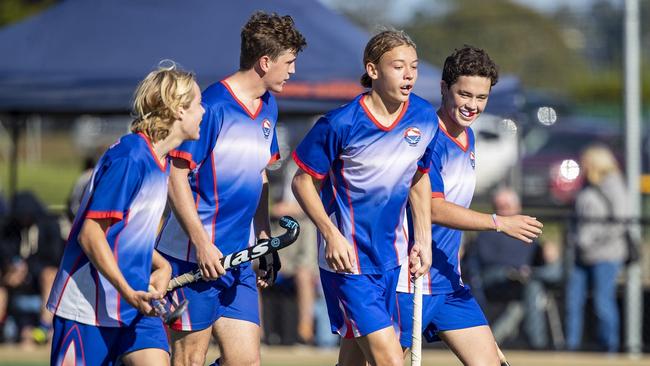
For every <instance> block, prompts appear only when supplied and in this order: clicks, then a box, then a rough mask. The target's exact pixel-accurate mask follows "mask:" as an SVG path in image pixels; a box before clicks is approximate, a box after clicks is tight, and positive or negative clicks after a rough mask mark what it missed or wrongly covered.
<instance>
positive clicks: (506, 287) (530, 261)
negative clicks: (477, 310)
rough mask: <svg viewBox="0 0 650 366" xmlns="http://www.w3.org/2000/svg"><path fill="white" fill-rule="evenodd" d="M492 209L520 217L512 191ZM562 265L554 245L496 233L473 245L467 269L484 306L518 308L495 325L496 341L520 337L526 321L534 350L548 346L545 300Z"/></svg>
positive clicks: (503, 192)
mask: <svg viewBox="0 0 650 366" xmlns="http://www.w3.org/2000/svg"><path fill="white" fill-rule="evenodd" d="M493 205H494V210H495V212H496V214H497V215H500V216H510V215H517V214H519V213H521V203H520V201H519V197H518V195H517V193H516V192H514V191H513V190H511V189H500V190H499V191H497V192H496V193H495V194H494V196H493ZM558 259H559V251H558V250H557V245H555V244H553V243H546V244H545V245H543V246H542V245H540V243H539V242H538V241H534V242H533V243H532V244H526V243H524V242H523V241H521V240H518V239H515V238H513V237H510V236H507V235H505V234H503V233H501V232H496V231H484V232H480V233H479V234H478V235H477V237H476V239H475V240H474V241H473V242H472V243H471V244H470V246H469V247H468V249H467V250H466V252H465V257H464V261H465V263H466V264H465V267H464V268H465V269H466V274H469V277H470V279H469V283H470V285H471V286H472V290H473V292H474V296H475V297H476V299H477V300H478V301H479V303H480V304H481V306H482V307H484V308H487V307H489V306H490V303H494V302H498V303H502V304H503V303H511V302H514V303H515V304H518V306H515V307H508V308H507V311H506V312H505V313H504V314H502V315H501V316H499V317H497V318H496V319H494V321H493V322H492V329H493V332H494V334H495V338H497V341H498V340H500V338H501V339H502V338H504V337H505V336H506V335H507V334H508V333H513V332H516V331H517V329H518V327H519V322H520V320H521V318H522V317H523V318H524V330H525V333H526V335H527V338H528V342H529V344H530V346H531V347H533V348H536V349H540V348H545V347H547V346H548V335H547V327H546V321H545V313H544V305H545V303H544V301H543V299H544V298H545V296H546V295H545V291H546V286H548V285H551V284H556V283H558V282H559V281H560V279H561V275H562V271H561V264H560V261H559V260H558ZM522 308H523V309H522ZM508 310H510V311H508ZM488 313H489V312H488ZM514 313H517V314H514ZM513 319H515V320H514V321H513Z"/></svg>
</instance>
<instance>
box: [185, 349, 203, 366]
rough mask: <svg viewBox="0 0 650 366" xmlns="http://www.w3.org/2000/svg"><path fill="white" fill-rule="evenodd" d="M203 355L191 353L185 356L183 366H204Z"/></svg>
mask: <svg viewBox="0 0 650 366" xmlns="http://www.w3.org/2000/svg"><path fill="white" fill-rule="evenodd" d="M204 365H205V354H202V353H201V352H193V353H189V354H186V355H185V360H184V362H183V366H204Z"/></svg>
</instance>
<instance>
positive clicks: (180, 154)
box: [169, 150, 196, 169]
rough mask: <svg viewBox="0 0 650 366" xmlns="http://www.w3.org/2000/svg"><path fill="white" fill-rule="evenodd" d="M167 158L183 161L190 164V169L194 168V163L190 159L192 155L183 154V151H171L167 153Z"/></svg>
mask: <svg viewBox="0 0 650 366" xmlns="http://www.w3.org/2000/svg"><path fill="white" fill-rule="evenodd" d="M169 156H171V157H172V158H177V159H183V160H185V161H187V162H188V163H190V169H194V168H196V163H195V162H194V160H193V159H192V154H190V153H188V152H185V151H179V150H172V151H170V152H169Z"/></svg>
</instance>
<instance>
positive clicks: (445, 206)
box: [431, 197, 543, 243]
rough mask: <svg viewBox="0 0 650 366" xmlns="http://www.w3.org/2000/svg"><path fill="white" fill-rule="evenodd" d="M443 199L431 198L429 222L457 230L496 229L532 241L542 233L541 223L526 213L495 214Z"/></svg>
mask: <svg viewBox="0 0 650 366" xmlns="http://www.w3.org/2000/svg"><path fill="white" fill-rule="evenodd" d="M495 218H496V220H495V219H494V218H493V217H492V215H491V214H486V213H481V212H477V211H474V210H470V209H468V208H465V207H462V206H459V205H456V204H454V203H451V202H448V201H445V199H444V198H440V197H437V198H433V199H432V200H431V222H432V223H433V224H436V225H442V226H447V227H450V228H453V229H458V230H479V231H487V230H498V231H501V232H503V233H504V234H507V235H509V236H511V237H513V238H515V239H519V240H521V241H524V242H526V243H532V241H533V239H535V238H537V237H538V236H539V235H540V234H541V233H542V226H543V225H542V223H541V222H539V221H537V219H535V218H534V217H531V216H527V215H513V216H496V217H495Z"/></svg>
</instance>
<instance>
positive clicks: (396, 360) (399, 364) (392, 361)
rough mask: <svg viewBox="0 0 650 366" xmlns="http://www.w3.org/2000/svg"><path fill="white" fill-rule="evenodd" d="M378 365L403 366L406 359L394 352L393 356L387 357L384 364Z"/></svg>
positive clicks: (383, 361)
mask: <svg viewBox="0 0 650 366" xmlns="http://www.w3.org/2000/svg"><path fill="white" fill-rule="evenodd" d="M378 364H380V365H381V366H403V365H404V358H403V357H402V354H401V353H396V352H392V353H391V354H389V355H386V357H385V358H384V359H383V360H382V362H378Z"/></svg>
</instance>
